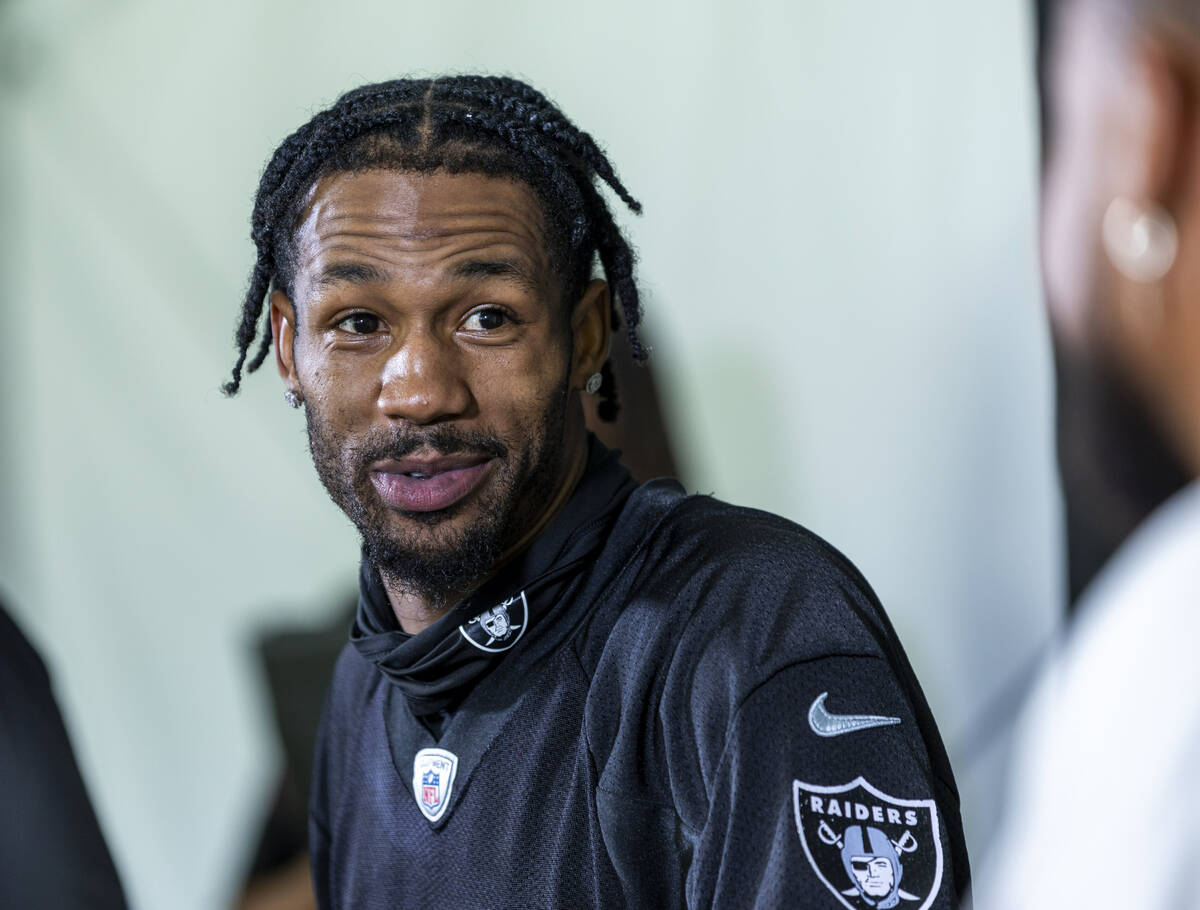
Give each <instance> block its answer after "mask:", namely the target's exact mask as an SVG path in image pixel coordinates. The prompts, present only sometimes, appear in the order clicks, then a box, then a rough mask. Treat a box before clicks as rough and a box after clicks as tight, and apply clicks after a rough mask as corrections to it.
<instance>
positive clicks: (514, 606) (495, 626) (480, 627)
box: [458, 591, 529, 653]
mask: <svg viewBox="0 0 1200 910" xmlns="http://www.w3.org/2000/svg"><path fill="white" fill-rule="evenodd" d="M528 623H529V604H528V603H527V602H526V600H525V592H524V591H522V592H521V593H520V594H518V595H517V596H516V597H510V598H509V599H508V600H506V601H504V603H502V604H497V605H496V606H494V607H492V608H491V609H490V610H484V611H483V612H482V613H480V614H479V615H478V616H475V617H473V618H472V619H471V621H470V622H468V623H466V624H465V625H461V626H459V627H458V631H459V632H461V633H462V637H463V638H465V639H466V640H467V641H469V642H470V643H471V644H473V645H474V646H475V647H477V648H478V649H479V650H480V651H488V652H491V653H495V652H497V651H507V650H508V649H509V648H511V647H512V646H513V645H515V644H516V643H517V642H518V641H519V640H520V638H521V636H522V635H524V634H525V626H526V625H527V624H528Z"/></svg>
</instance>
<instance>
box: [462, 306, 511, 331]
mask: <svg viewBox="0 0 1200 910" xmlns="http://www.w3.org/2000/svg"><path fill="white" fill-rule="evenodd" d="M507 322H512V319H510V318H509V315H508V314H507V313H506V312H504V310H502V309H500V308H499V307H488V308H487V309H483V310H476V311H475V312H474V313H472V314H471V315H470V316H468V317H467V319H466V321H465V322H464V323H463V328H464V329H466V330H467V331H468V332H494V331H495V330H496V329H498V328H500V327H502V326H503V325H504V324H505V323H507Z"/></svg>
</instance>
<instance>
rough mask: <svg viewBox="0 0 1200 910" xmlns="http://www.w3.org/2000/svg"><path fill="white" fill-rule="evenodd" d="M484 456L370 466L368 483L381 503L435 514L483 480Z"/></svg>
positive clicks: (486, 467) (488, 467) (401, 460)
mask: <svg viewBox="0 0 1200 910" xmlns="http://www.w3.org/2000/svg"><path fill="white" fill-rule="evenodd" d="M492 464H493V459H492V458H491V457H490V456H487V455H470V454H460V455H439V456H435V457H418V456H410V457H407V458H396V459H386V460H383V461H378V462H375V463H374V464H372V465H371V469H370V476H371V483H372V484H374V486H375V489H376V491H377V492H378V493H379V495H380V497H381V498H382V499H383V501H384V502H385V503H387V504H388V505H389V506H391V507H392V508H394V509H399V510H401V511H404V512H436V511H438V510H440V509H447V508H449V507H450V506H452V505H454V504H455V503H457V502H460V501H461V500H463V499H466V498H467V497H468V496H470V495H471V494H472V493H473V492H474V491H475V490H476V488H478V487H479V485H480V484H481V483H482V482H483V481H484V480H485V479H486V477H487V475H488V473H489V472H490V471H491V467H492Z"/></svg>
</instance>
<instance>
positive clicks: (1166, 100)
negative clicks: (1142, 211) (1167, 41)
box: [1111, 35, 1191, 210]
mask: <svg viewBox="0 0 1200 910" xmlns="http://www.w3.org/2000/svg"><path fill="white" fill-rule="evenodd" d="M1131 55H1132V60H1131V64H1132V65H1131V67H1130V73H1131V78H1129V79H1127V80H1126V81H1125V82H1124V92H1123V97H1122V98H1121V99H1120V103H1119V105H1118V114H1117V123H1116V130H1117V134H1116V137H1115V139H1116V141H1115V142H1114V143H1113V144H1112V146H1111V147H1112V148H1113V152H1114V154H1115V156H1116V160H1115V162H1114V165H1115V167H1116V174H1115V177H1116V184H1117V191H1118V192H1119V193H1121V194H1122V195H1124V196H1126V197H1128V198H1130V199H1134V200H1137V201H1139V202H1156V203H1158V204H1160V205H1162V206H1164V207H1165V208H1167V209H1168V210H1170V209H1171V208H1172V203H1173V202H1174V201H1175V200H1174V199H1173V198H1172V197H1173V196H1174V195H1175V194H1176V193H1177V192H1178V191H1179V189H1180V185H1181V183H1182V182H1183V180H1182V178H1184V177H1187V176H1191V175H1190V174H1188V173H1187V172H1188V171H1189V170H1190V165H1191V161H1190V158H1191V155H1190V151H1191V150H1190V149H1189V148H1188V145H1187V143H1188V142H1189V141H1190V139H1191V136H1189V135H1188V132H1189V131H1188V130H1187V124H1186V123H1185V120H1186V118H1187V116H1188V115H1189V114H1190V113H1191V112H1190V111H1189V110H1188V107H1189V105H1188V104H1187V103H1186V102H1187V99H1186V98H1185V93H1184V86H1183V80H1182V79H1181V76H1182V75H1183V74H1182V71H1181V67H1180V61H1179V60H1178V59H1177V57H1176V55H1175V54H1173V53H1172V50H1171V49H1170V48H1168V47H1167V46H1165V45H1164V44H1163V43H1162V42H1161V41H1159V40H1157V39H1156V38H1154V37H1153V36H1151V35H1146V36H1143V37H1142V38H1140V39H1139V40H1135V42H1134V44H1133V47H1132V49H1131Z"/></svg>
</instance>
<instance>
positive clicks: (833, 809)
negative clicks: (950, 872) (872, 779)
mask: <svg viewBox="0 0 1200 910" xmlns="http://www.w3.org/2000/svg"><path fill="white" fill-rule="evenodd" d="M792 793H793V804H794V808H795V813H796V829H797V832H798V833H799V835H800V842H801V844H802V845H803V847H804V853H805V856H807V857H808V861H809V863H811V864H812V867H813V871H814V872H816V874H817V877H818V878H819V879H820V880H821V882H822V883H823V884H824V885H825V886H826V887H827V888H828V889H829V890H830V891H831V892H833V895H834V897H836V898H837V899H838V901H839V902H840V903H841V904H842V906H844V907H849V908H850V910H862V908H878V910H892V908H896V907H898V908H902V910H928V908H929V907H930V906H932V904H933V902H934V900H935V899H936V898H937V894H938V890H939V889H940V888H941V884H942V841H941V831H940V828H939V824H938V811H937V804H936V803H935V802H934V801H933V800H932V799H900V798H898V797H895V796H891V795H889V794H887V793H884V792H883V791H882V790H880V789H878V788H877V787H874V786H872V785H871V784H870V783H869V782H868V781H867V780H866V779H865V778H862V777H859V778H857V779H855V780H853V781H851V782H850V783H848V784H843V785H841V786H835V787H826V786H817V785H814V784H806V783H804V782H803V781H799V780H798V781H795V782H794V784H793V787H792Z"/></svg>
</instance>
